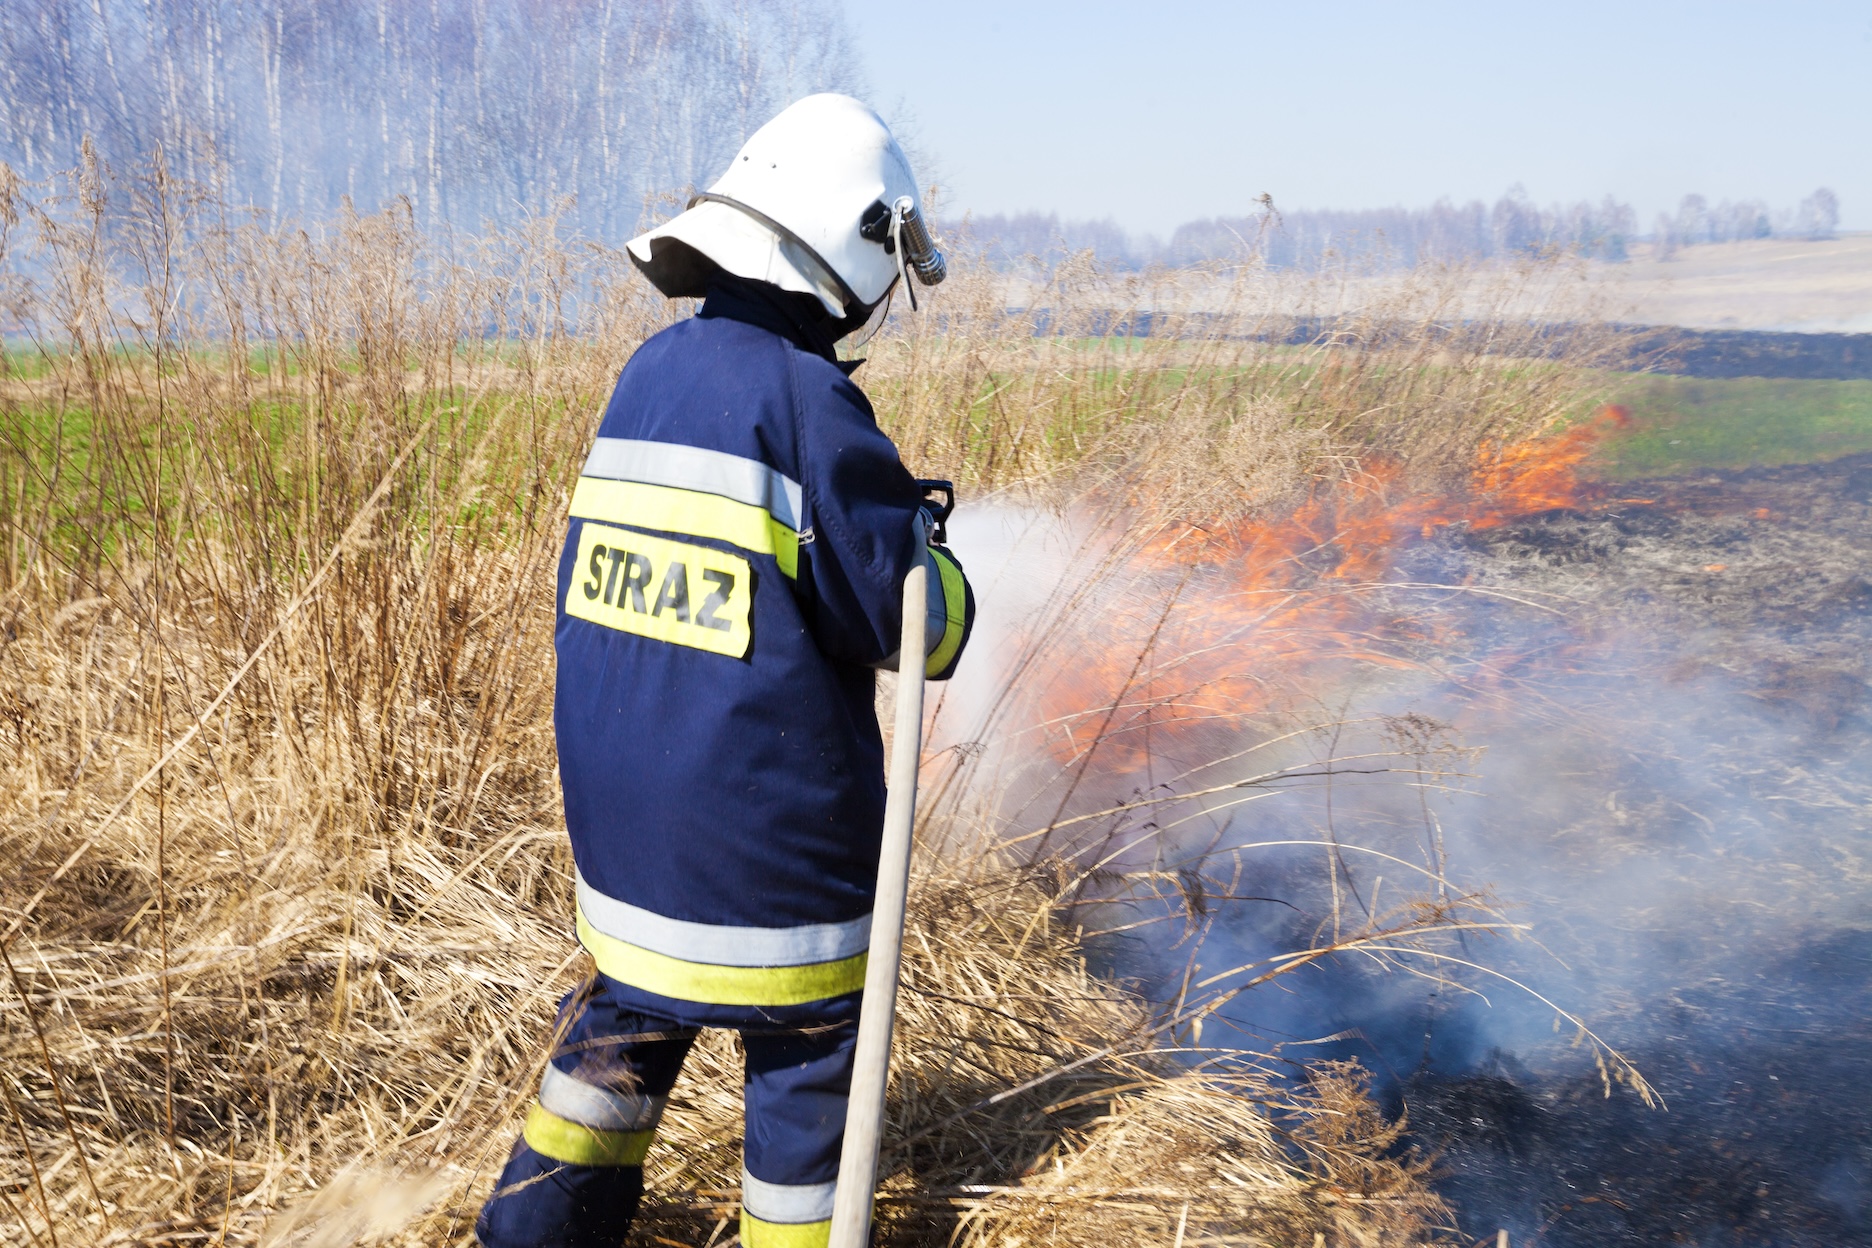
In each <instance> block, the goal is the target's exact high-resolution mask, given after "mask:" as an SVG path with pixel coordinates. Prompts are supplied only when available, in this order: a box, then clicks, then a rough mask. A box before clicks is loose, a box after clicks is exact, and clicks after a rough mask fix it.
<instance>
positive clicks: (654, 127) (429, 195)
mask: <svg viewBox="0 0 1872 1248" xmlns="http://www.w3.org/2000/svg"><path fill="white" fill-rule="evenodd" d="M815 90H844V91H850V92H861V91H862V82H861V79H860V76H859V73H858V70H857V61H856V58H855V56H854V54H853V52H852V49H851V46H850V42H849V40H848V38H847V36H846V32H845V27H844V24H843V13H842V9H841V8H840V7H839V6H838V4H837V3H836V0H638V2H635V3H618V2H617V0H396V2H392V0H374V2H373V3H368V4H357V3H337V2H335V0H7V17H6V20H5V21H4V22H0V159H4V160H6V161H8V162H10V163H11V164H13V165H14V166H16V167H17V168H19V169H20V170H21V171H22V172H24V173H26V174H27V175H29V176H36V175H43V174H46V173H50V172H53V171H55V170H58V169H62V168H68V167H70V166H72V165H74V164H75V163H76V162H77V153H78V149H79V146H80V144H81V142H82V140H83V138H84V137H85V136H86V135H90V136H91V137H92V138H93V141H94V142H95V144H96V146H97V148H98V150H99V152H100V153H101V154H102V155H103V157H104V159H105V160H106V161H107V162H110V163H113V164H117V165H127V164H129V163H131V162H132V161H134V160H136V159H138V158H139V157H142V156H144V155H146V154H147V153H149V152H151V151H153V150H154V149H155V148H156V147H157V146H159V145H160V146H161V147H162V149H163V150H164V152H165V154H166V156H167V158H168V160H169V162H170V165H171V167H172V168H174V169H176V170H178V171H180V172H182V173H184V174H186V175H188V176H190V177H192V178H195V179H196V180H199V181H206V180H210V179H218V180H224V181H225V183H226V185H227V186H228V187H229V188H230V189H231V190H232V191H233V192H234V193H235V195H236V196H237V197H239V198H242V199H245V200H247V201H248V202H251V203H253V204H255V205H257V206H259V207H260V208H262V209H264V210H266V211H268V212H269V213H272V214H275V215H278V214H281V213H297V214H303V215H324V214H326V213H329V212H331V211H332V210H333V209H335V208H336V207H337V205H338V204H339V202H340V201H341V200H343V199H344V198H345V197H347V196H348V197H350V198H351V199H352V200H353V201H354V202H355V203H356V204H357V206H358V207H360V208H364V209H369V208H374V207H376V206H377V205H379V204H381V203H385V202H388V201H390V200H393V199H398V198H404V199H407V200H408V201H409V203H410V205H411V208H412V210H413V211H414V212H415V213H416V215H417V217H418V219H419V220H422V221H424V222H426V223H429V224H440V223H453V224H459V225H465V226H478V225H479V224H480V223H481V222H482V221H484V220H488V219H493V220H499V221H506V220H512V219H514V218H516V217H517V216H520V215H523V214H525V213H528V212H539V211H543V210H547V209H549V208H562V209H564V211H565V212H566V214H567V215H568V216H569V218H570V219H571V220H572V221H573V222H574V223H575V224H577V225H578V226H580V227H582V228H583V229H585V230H587V231H589V232H592V233H595V234H598V235H601V236H612V237H615V236H616V235H618V234H619V233H622V232H625V231H628V230H631V229H632V228H634V227H635V226H636V225H637V224H638V221H639V218H640V216H641V215H642V212H643V206H644V204H645V202H646V201H647V199H648V198H649V197H651V196H654V195H656V194H659V193H662V192H665V191H667V190H670V189H672V188H677V187H682V186H685V185H692V184H696V183H700V182H704V181H706V180H707V179H708V178H709V177H710V176H712V175H713V174H714V173H715V172H716V171H717V169H718V168H719V166H721V165H722V164H724V163H725V162H726V161H727V159H728V157H729V156H730V155H732V153H733V151H734V149H735V147H737V146H738V145H739V144H740V142H741V140H742V139H743V138H744V137H745V136H746V134H747V132H748V130H750V129H751V128H752V127H753V126H756V125H758V124H759V123H760V122H762V121H764V120H765V119H766V118H767V117H768V116H770V115H772V114H773V113H774V112H776V111H778V110H779V109H780V108H781V107H783V106H784V105H785V104H787V103H788V102H789V101H790V100H792V99H794V98H796V97H798V96H800V95H804V94H807V93H808V92H811V91H815Z"/></svg>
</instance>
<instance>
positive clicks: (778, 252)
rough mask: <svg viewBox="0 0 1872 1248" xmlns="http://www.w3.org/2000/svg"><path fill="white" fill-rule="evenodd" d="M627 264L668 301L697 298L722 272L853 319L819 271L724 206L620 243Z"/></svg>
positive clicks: (691, 212)
mask: <svg viewBox="0 0 1872 1248" xmlns="http://www.w3.org/2000/svg"><path fill="white" fill-rule="evenodd" d="M624 248H625V250H626V251H627V252H628V253H629V255H630V258H631V263H633V264H635V265H636V266H637V268H638V270H639V271H640V272H642V273H643V275H644V276H645V277H647V278H649V279H650V284H651V285H653V286H655V287H656V288H657V290H659V291H660V292H662V293H663V294H664V295H666V296H668V297H669V298H672V299H685V298H689V299H700V298H701V297H703V296H704V295H706V294H707V293H708V279H709V275H710V274H711V273H713V272H715V271H717V270H725V271H726V272H729V273H733V274H735V275H736V276H738V277H745V278H749V279H752V280H753V281H757V282H768V283H771V284H772V285H775V286H778V287H779V288H780V289H781V290H791V291H797V292H798V293H800V294H803V295H813V296H815V297H816V298H818V300H819V302H820V303H822V304H824V305H825V309H826V311H827V312H828V313H829V314H830V315H832V316H834V317H839V318H841V319H842V318H844V317H846V316H849V315H851V313H852V312H853V311H854V309H849V308H847V307H845V304H844V299H843V298H842V296H841V295H840V293H839V291H837V290H836V289H833V288H832V286H831V283H830V282H828V281H826V280H824V279H817V280H816V274H817V271H818V268H819V266H818V265H817V264H815V263H813V262H812V260H811V259H810V258H809V257H807V256H805V255H803V254H795V253H797V252H799V250H800V249H799V248H798V247H796V246H794V245H792V244H791V243H789V242H787V240H785V239H783V238H781V237H779V236H778V235H777V234H775V233H774V232H773V231H772V230H770V229H768V228H767V227H766V226H764V225H762V224H761V223H760V222H758V221H756V220H754V219H753V218H752V217H749V216H747V215H746V214H745V213H742V212H738V211H736V210H735V209H733V208H730V207H728V206H727V205H726V204H719V203H710V202H706V201H705V202H703V203H699V204H697V205H696V206H695V207H693V208H690V209H688V210H687V211H685V212H681V213H678V214H677V215H676V216H674V217H672V218H670V219H669V220H668V221H666V222H664V223H663V224H662V225H659V226H657V227H656V228H655V229H654V230H648V231H646V232H644V233H642V234H639V235H638V236H637V237H636V238H633V239H631V240H630V241H629V242H628V243H626V244H624Z"/></svg>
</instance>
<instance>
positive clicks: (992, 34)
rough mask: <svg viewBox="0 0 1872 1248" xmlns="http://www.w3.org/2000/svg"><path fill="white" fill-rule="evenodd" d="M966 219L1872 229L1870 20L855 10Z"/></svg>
mask: <svg viewBox="0 0 1872 1248" xmlns="http://www.w3.org/2000/svg"><path fill="white" fill-rule="evenodd" d="M845 3H846V6H847V12H848V14H849V17H850V21H851V24H852V27H853V29H854V32H855V34H856V36H857V40H858V47H859V51H860V53H861V55H862V57H863V60H864V63H865V67H866V71H867V73H868V75H869V78H870V82H871V86H872V93H871V94H872V100H873V102H874V103H875V104H876V105H877V106H878V107H879V109H881V110H882V111H883V112H884V113H885V115H886V117H887V118H888V119H890V120H891V121H892V122H893V124H897V125H899V126H900V127H901V128H903V129H904V130H905V131H906V132H907V137H909V138H910V140H911V141H912V144H913V146H914V147H915V149H916V150H917V152H918V153H920V154H921V155H922V156H923V160H924V164H925V165H927V166H930V169H929V171H927V172H926V171H925V170H923V169H919V170H918V174H919V177H920V178H921V179H922V180H923V181H925V182H928V181H931V180H937V181H939V182H940V183H941V184H942V185H943V187H944V189H945V191H946V196H945V198H946V200H947V203H948V205H949V207H950V209H951V210H954V209H972V210H975V211H978V212H997V211H1005V212H1013V211H1019V210H1022V209H1029V208H1035V209H1041V210H1045V211H1057V212H1059V213H1060V214H1061V215H1062V216H1066V217H1093V218H1097V217H1112V218H1115V219H1116V220H1117V221H1118V222H1119V224H1121V225H1123V226H1125V227H1126V228H1128V229H1132V230H1147V231H1152V232H1156V233H1159V234H1167V233H1168V232H1169V231H1170V230H1172V229H1174V228H1175V227H1176V225H1177V224H1179V223H1180V222H1182V221H1186V220H1189V219H1191V218H1195V217H1204V216H1214V215H1223V214H1227V215H1240V214H1243V213H1246V212H1247V211H1249V208H1250V205H1251V201H1252V200H1253V198H1254V197H1255V196H1256V195H1258V194H1260V193H1261V192H1262V191H1268V192H1271V193H1272V194H1273V196H1274V199H1275V202H1276V203H1277V204H1280V205H1285V206H1289V207H1332V208H1363V207H1378V206H1383V205H1388V204H1405V205H1410V206H1419V205H1424V204H1428V203H1430V202H1431V201H1433V200H1435V199H1436V198H1438V197H1439V196H1450V197H1452V198H1455V199H1459V200H1460V199H1470V198H1482V199H1487V200H1493V199H1494V198H1495V197H1496V196H1498V195H1500V194H1501V193H1502V192H1503V191H1504V190H1506V189H1507V188H1508V187H1509V186H1511V185H1513V184H1515V183H1521V184H1522V185H1524V186H1525V187H1526V188H1527V190H1528V192H1529V193H1530V194H1531V195H1532V196H1533V197H1534V198H1535V199H1536V200H1538V201H1540V202H1542V203H1546V202H1549V201H1554V200H1568V201H1571V200H1577V199H1581V198H1592V199H1597V198H1599V197H1600V196H1601V195H1604V194H1607V193H1608V192H1609V193H1611V194H1613V195H1616V196H1617V197H1619V198H1620V199H1623V200H1626V201H1628V202H1630V203H1632V204H1633V205H1634V206H1635V207H1636V208H1637V209H1638V211H1639V215H1640V220H1641V221H1642V222H1643V224H1644V227H1645V228H1646V229H1648V228H1649V227H1650V223H1651V220H1652V218H1653V216H1654V215H1655V214H1656V213H1657V212H1659V211H1660V210H1664V209H1669V208H1674V207H1675V206H1676V203H1677V201H1678V200H1679V199H1680V198H1681V197H1682V196H1683V195H1684V194H1685V193H1686V192H1691V191H1694V192H1699V193H1701V194H1703V195H1705V196H1707V197H1708V198H1709V199H1710V200H1711V201H1712V202H1714V201H1716V200H1720V199H1724V198H1731V199H1742V198H1762V199H1766V200H1768V201H1769V202H1770V204H1771V205H1773V206H1774V207H1775V208H1777V209H1779V208H1782V207H1786V206H1789V205H1791V204H1792V203H1794V202H1795V201H1797V200H1799V199H1800V198H1802V197H1803V196H1805V195H1807V194H1808V193H1809V192H1811V191H1812V190H1813V189H1814V188H1815V187H1818V186H1830V187H1832V188H1833V189H1834V191H1836V192H1837V193H1838V195H1839V197H1840V201H1841V208H1842V213H1843V221H1842V224H1843V225H1844V226H1846V227H1848V228H1856V229H1872V3H1865V2H1863V0H1862V2H1860V3H1805V2H1801V0H1779V2H1778V3H1774V4H1767V3H1754V4H1737V3H1700V4H1678V3H1645V2H1644V0H1634V2H1632V3H1626V4H1615V3H1604V2H1602V0H1572V2H1569V3H1559V4H1546V5H1531V4H1516V3H1512V2H1511V0H1498V2H1497V3H1492V4H1483V3H1471V4H1450V3H1434V2H1424V3H1410V4H1406V3H1390V4H1377V3H1338V4H1319V3H1312V4H1308V3H1292V2H1289V3H1285V4H1269V3H1260V2H1247V3H1243V2H1238V3H1233V4H1229V3H1215V2H1210V0H1204V2H1198V3H1184V4H1174V3H1164V4H1158V5H1143V4H1137V3H1116V2H1114V0H1082V2H1080V3H1059V2H1057V0H1003V2H1001V3H995V2H993V0H926V2H925V3H921V4H918V3H914V2H906V0H894V2H892V3H889V4H880V3H877V0H872V2H871V3H868V4H858V3H856V2H855V0H845Z"/></svg>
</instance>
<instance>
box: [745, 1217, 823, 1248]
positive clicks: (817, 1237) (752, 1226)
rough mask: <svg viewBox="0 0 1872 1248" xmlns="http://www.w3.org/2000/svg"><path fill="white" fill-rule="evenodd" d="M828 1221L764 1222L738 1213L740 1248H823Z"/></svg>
mask: <svg viewBox="0 0 1872 1248" xmlns="http://www.w3.org/2000/svg"><path fill="white" fill-rule="evenodd" d="M831 1242H832V1219H831V1218H827V1219H826V1220H825V1221H823V1222H765V1221H762V1220H761V1219H760V1218H757V1217H755V1216H754V1215H753V1214H751V1213H749V1212H748V1211H747V1210H745V1209H743V1210H742V1211H741V1244H742V1248H826V1245H827V1244H829V1243H831Z"/></svg>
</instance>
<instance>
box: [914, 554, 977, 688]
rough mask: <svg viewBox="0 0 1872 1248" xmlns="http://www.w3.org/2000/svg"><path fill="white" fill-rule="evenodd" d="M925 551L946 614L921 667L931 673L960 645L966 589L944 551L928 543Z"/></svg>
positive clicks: (959, 573)
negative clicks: (938, 637)
mask: <svg viewBox="0 0 1872 1248" xmlns="http://www.w3.org/2000/svg"><path fill="white" fill-rule="evenodd" d="M929 553H930V558H931V559H933V560H935V563H936V573H937V577H938V579H939V580H940V581H941V589H942V596H943V614H944V616H945V617H946V618H945V621H944V624H943V631H942V640H941V641H939V642H937V643H936V648H935V649H934V650H932V651H930V656H929V662H928V663H926V664H924V667H923V672H924V674H925V675H927V676H934V675H936V674H937V673H938V672H940V671H942V670H943V668H945V667H948V666H949V663H950V661H951V660H953V659H954V658H955V656H956V651H957V650H959V649H961V647H962V628H963V626H964V625H965V624H966V623H967V611H968V590H967V589H966V588H965V587H964V585H963V581H962V569H961V568H959V567H957V566H956V563H955V560H953V559H951V558H950V557H949V555H948V553H947V552H946V551H943V550H941V549H939V548H937V547H934V546H932V547H930V552H929Z"/></svg>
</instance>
